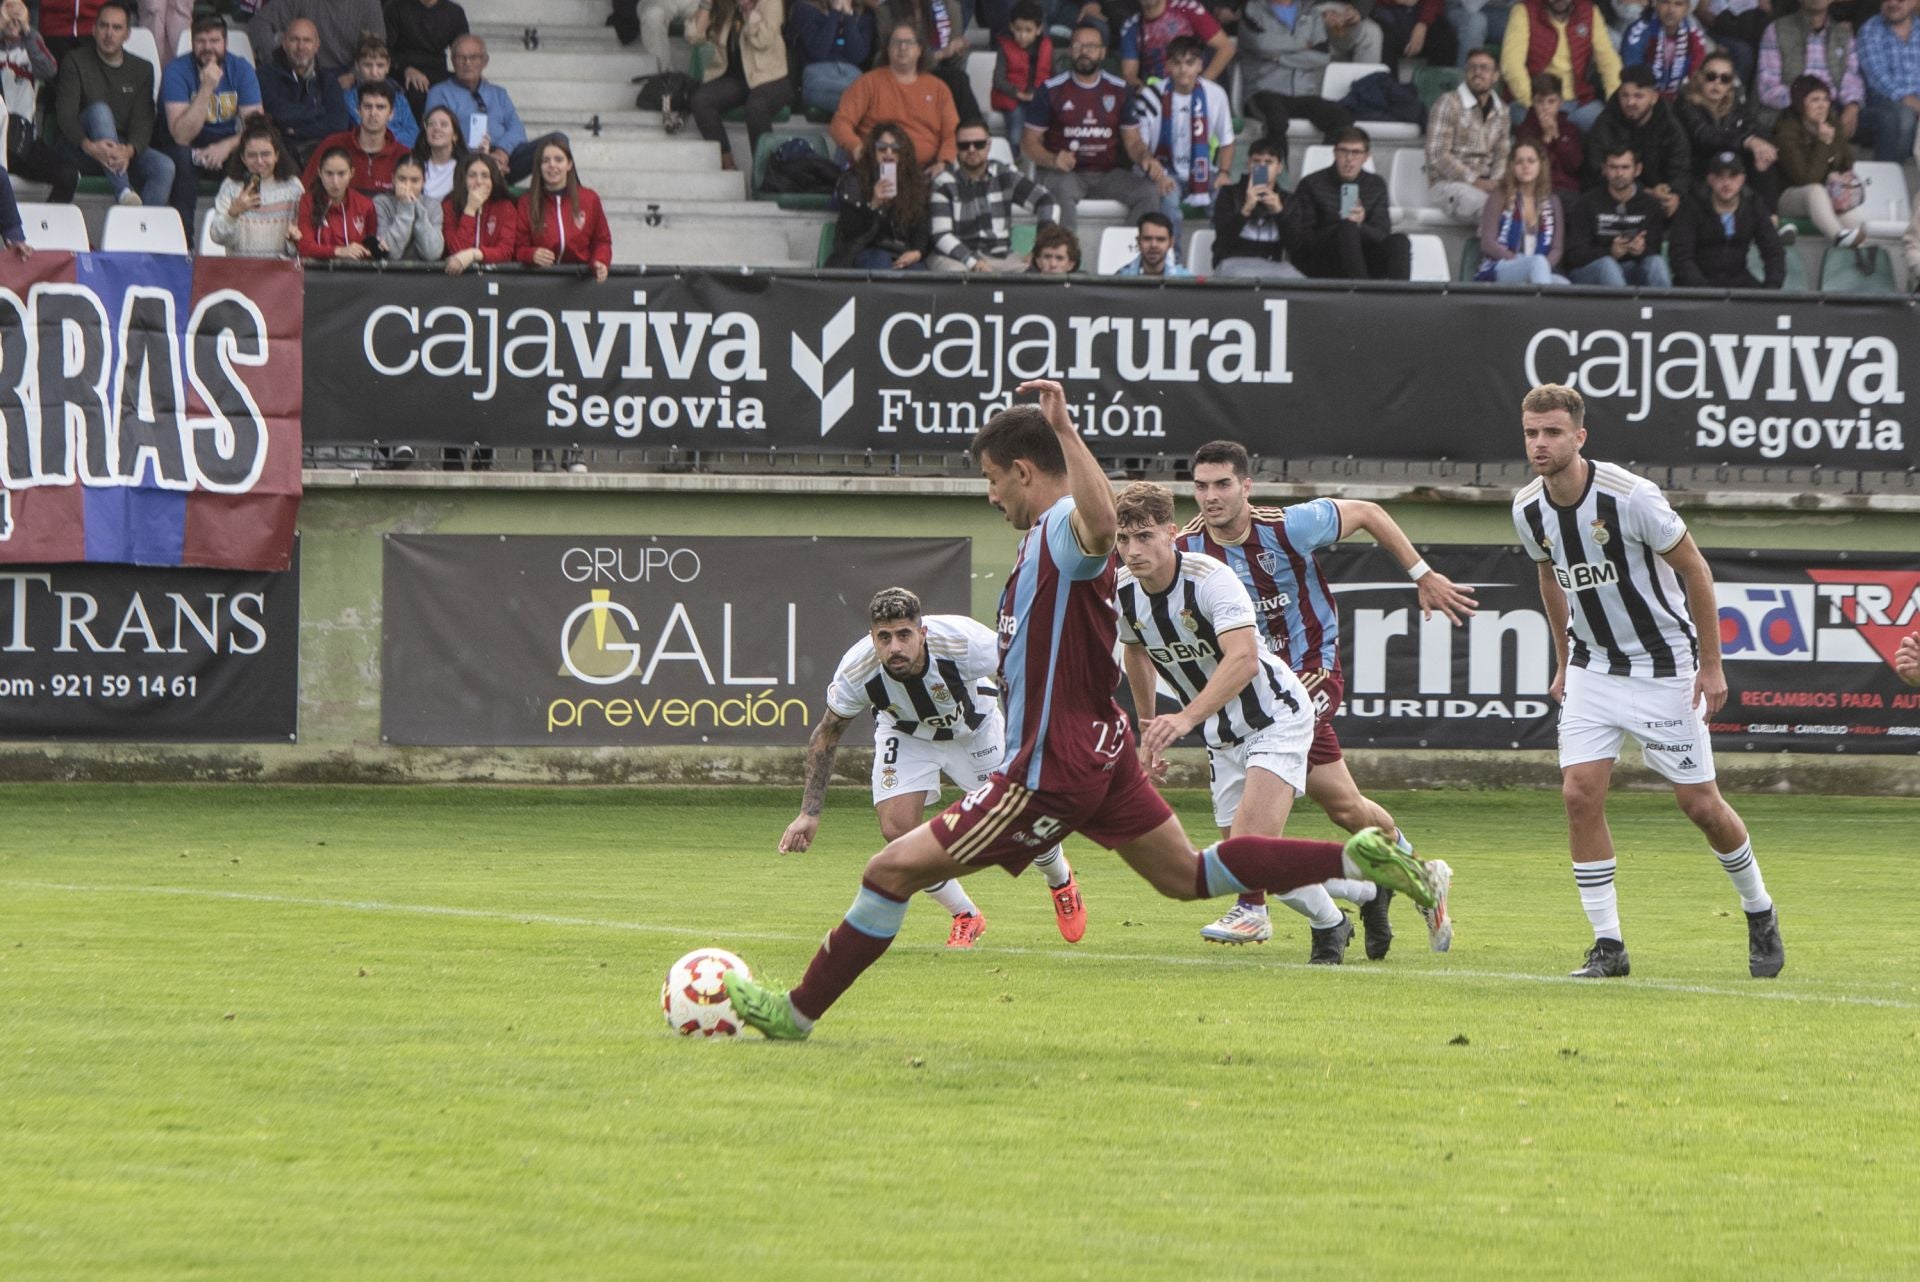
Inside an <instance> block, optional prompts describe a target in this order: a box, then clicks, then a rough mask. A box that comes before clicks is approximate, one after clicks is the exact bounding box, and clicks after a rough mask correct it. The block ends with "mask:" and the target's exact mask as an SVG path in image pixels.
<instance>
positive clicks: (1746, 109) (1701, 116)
mask: <svg viewBox="0 0 1920 1282" xmlns="http://www.w3.org/2000/svg"><path fill="white" fill-rule="evenodd" d="M1676 113H1677V114H1678V115H1679V117H1680V125H1681V127H1682V128H1683V129H1685V130H1686V131H1687V141H1688V142H1689V143H1691V144H1692V146H1693V172H1694V177H1696V178H1700V179H1705V178H1706V176H1707V165H1708V164H1709V163H1711V162H1712V160H1713V158H1714V157H1715V156H1717V155H1719V154H1720V153H1721V152H1723V151H1731V152H1734V153H1735V154H1737V155H1740V156H1741V158H1742V159H1743V160H1744V161H1745V162H1746V170H1747V186H1748V187H1749V188H1751V189H1752V191H1753V194H1754V195H1756V196H1758V197H1760V203H1761V204H1762V205H1765V206H1766V208H1767V212H1768V213H1769V214H1774V213H1777V211H1778V210H1779V207H1780V171H1779V169H1778V168H1776V167H1775V162H1776V161H1777V160H1778V159H1779V156H1780V152H1779V150H1778V149H1777V148H1776V147H1775V146H1774V145H1773V143H1772V142H1770V141H1769V140H1768V139H1767V135H1766V132H1765V131H1764V130H1763V129H1761V128H1760V122H1759V120H1758V119H1757V118H1756V117H1755V114H1754V108H1753V106H1752V105H1750V104H1749V103H1748V101H1747V96H1746V93H1745V91H1744V90H1743V89H1742V88H1741V86H1740V82H1739V80H1738V79H1737V77H1736V74H1735V71H1734V66H1733V59H1732V58H1731V57H1729V56H1728V55H1727V54H1725V53H1724V52H1722V53H1710V54H1708V55H1707V58H1706V61H1705V62H1702V63H1701V64H1700V67H1699V70H1697V71H1695V72H1694V73H1693V74H1692V75H1691V76H1689V77H1687V87H1686V89H1685V90H1684V91H1682V93H1681V95H1680V101H1679V102H1678V103H1677V104H1676Z"/></svg>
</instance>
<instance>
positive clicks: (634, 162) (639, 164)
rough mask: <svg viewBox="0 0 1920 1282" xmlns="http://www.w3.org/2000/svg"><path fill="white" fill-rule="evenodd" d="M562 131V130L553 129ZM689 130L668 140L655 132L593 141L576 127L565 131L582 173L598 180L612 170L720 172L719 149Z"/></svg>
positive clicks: (592, 138)
mask: <svg viewBox="0 0 1920 1282" xmlns="http://www.w3.org/2000/svg"><path fill="white" fill-rule="evenodd" d="M556 127H562V126H556ZM690 133H692V131H691V130H689V131H687V132H686V133H681V134H679V135H677V136H676V137H672V138H669V137H667V136H666V135H665V134H662V133H660V132H659V131H658V130H655V131H653V132H651V133H646V132H636V133H634V134H632V135H631V136H625V135H623V136H620V137H608V136H605V135H602V136H601V137H599V138H595V137H594V136H593V135H592V134H590V133H587V132H586V131H584V130H582V129H580V128H579V127H578V126H577V125H576V126H574V127H572V128H571V129H570V130H569V131H568V138H569V139H570V141H571V142H572V143H573V158H574V160H575V162H576V163H578V164H579V166H580V168H581V170H582V171H583V172H585V173H587V174H591V175H594V176H596V177H597V176H599V175H602V174H605V173H608V172H610V171H614V170H623V169H647V170H653V171H656V172H660V173H686V172H688V171H690V170H691V171H695V172H714V173H717V172H719V170H720V145H719V144H718V143H711V142H708V141H706V140H705V139H704V138H702V137H700V135H699V134H697V133H692V136H691V137H689V136H688V135H689V134H690Z"/></svg>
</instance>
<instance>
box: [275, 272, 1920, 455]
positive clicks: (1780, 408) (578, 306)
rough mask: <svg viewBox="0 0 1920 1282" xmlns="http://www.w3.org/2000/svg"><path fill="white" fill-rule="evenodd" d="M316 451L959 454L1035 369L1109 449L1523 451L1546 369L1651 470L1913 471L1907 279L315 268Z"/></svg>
mask: <svg viewBox="0 0 1920 1282" xmlns="http://www.w3.org/2000/svg"><path fill="white" fill-rule="evenodd" d="M305 332H306V345H305V347H306V350H305V355H306V365H305V380H306V382H305V390H306V395H305V402H304V403H305V433H306V439H307V441H308V442H309V443H328V442H336V443H346V442H363V441H369V440H379V441H389V442H391V441H415V442H421V443H429V444H432V443H439V444H468V443H478V444H482V445H493V446H535V447H551V446H568V445H579V446H583V447H588V448H594V447H599V448H606V447H616V446H621V445H632V446H661V447H664V446H678V447H680V448H682V449H687V450H754V449H779V450H784V451H791V450H825V451H832V452H849V451H850V452H859V451H863V450H874V451H882V452H892V451H911V452H939V451H951V452H955V453H958V452H960V451H962V450H964V449H966V448H967V447H968V444H969V442H970V441H971V439H972V436H973V433H974V432H975V431H976V430H977V429H978V428H979V427H980V425H981V424H983V423H984V422H985V421H986V420H987V419H988V418H989V417H990V416H991V415H992V414H993V413H994V412H995V411H996V410H998V409H1001V408H1003V407H1004V406H1006V405H1007V404H1009V403H1010V397H1011V394H1012V391H1013V388H1014V387H1015V385H1017V384H1018V383H1019V382H1020V381H1021V380H1022V379H1025V378H1035V377H1045V378H1054V379H1059V380H1062V381H1063V382H1064V383H1065V384H1066V387H1067V391H1068V399H1069V404H1070V407H1071V410H1072V413H1073V415H1074V417H1075V420H1076V422H1077V423H1078V424H1079V425H1080V428H1081V431H1082V432H1083V434H1084V435H1085V437H1086V438H1087V440H1088V442H1089V444H1091V445H1092V446H1093V447H1094V449H1095V451H1096V452H1098V453H1101V454H1103V455H1108V456H1112V455H1122V454H1141V453H1155V454H1157V453H1163V452H1164V453H1171V454H1184V453H1187V452H1189V451H1191V450H1192V449H1193V448H1194V447H1195V446H1197V445H1199V444H1201V443H1202V442H1205V441H1208V440H1212V439H1214V438H1216V437H1219V436H1222V435H1228V436H1232V437H1234V438H1236V439H1238V440H1241V441H1243V442H1244V443H1245V444H1246V445H1247V446H1248V447H1249V448H1250V449H1252V450H1253V451H1255V452H1256V453H1258V454H1263V455H1268V456H1273V457H1296V458H1297V457H1307V456H1312V455H1323V454H1329V453H1331V454H1339V455H1352V456H1356V457H1361V458H1391V459H1442V458H1445V459H1454V460H1461V461H1466V462H1488V461H1505V460H1514V461H1518V460H1519V459H1520V458H1521V456H1522V451H1521V447H1520V435H1519V403H1520V398H1521V397H1522V396H1523V395H1524V394H1525V392H1526V391H1527V389H1528V388H1529V387H1531V386H1533V385H1534V384H1536V383H1543V382H1563V383H1569V384H1571V385H1572V386H1574V387H1576V388H1578V389H1579V390H1580V391H1581V392H1582V393H1583V394H1585V395H1586V397H1587V398H1588V405H1589V409H1588V422H1589V426H1590V428H1591V429H1592V430H1593V432H1594V434H1595V440H1596V447H1597V448H1600V449H1602V452H1603V453H1604V454H1605V455H1606V456H1607V457H1611V458H1621V459H1632V460H1635V461H1637V462H1639V463H1642V464H1680V465H1684V464H1701V465H1722V464H1731V465H1740V464H1797V465H1808V464H1821V465H1825V466H1833V467H1863V468H1872V469H1889V470H1898V469H1901V468H1906V467H1912V466H1915V465H1916V464H1920V451H1916V449H1915V447H1914V444H1913V435H1912V430H1913V428H1914V426H1915V424H1914V423H1913V421H1912V415H1913V409H1912V408H1911V406H1910V403H1909V402H1910V398H1909V397H1908V396H1907V392H1906V384H1907V374H1908V372H1909V368H1910V367H1911V366H1912V365H1913V364H1914V363H1915V361H1916V360H1917V359H1920V357H1916V353H1920V312H1916V308H1915V304H1914V303H1912V302H1910V301H1908V300H1906V299H1893V298H1859V297H1853V298H1845V299H1841V298H1836V297H1833V296H1827V297H1821V298H1814V297H1810V296H1795V297H1794V298H1793V299H1792V300H1791V301H1789V300H1787V299H1784V298H1770V297H1765V296H1756V295H1751V294H1743V295H1738V296H1731V297H1730V296H1726V295H1720V294H1714V293H1708V292H1692V291H1669V292H1664V293H1644V294H1639V295H1632V294H1627V293H1624V292H1623V293H1614V292H1608V291H1581V290H1570V291H1560V292H1550V293H1547V294H1543V295H1538V296H1536V295H1532V294H1523V293H1515V292H1508V291H1504V290H1500V289H1495V288H1492V287H1471V286H1469V287H1458V286H1455V287H1449V288H1447V289H1446V290H1444V291H1443V290H1440V289H1437V288H1432V287H1417V286H1406V287H1399V288H1377V289H1375V288H1368V289H1347V288H1324V287H1320V288H1316V287H1312V286H1290V287H1287V288H1274V287H1271V286H1254V285H1249V284H1243V283H1233V284H1228V283H1208V284H1197V283H1192V282H1176V283H1172V284H1164V285H1157V284H1144V285H1141V284H1128V283H1122V282H1113V281H1100V282H1095V281H1075V282H1073V283H1072V284H1062V283H1060V282H1058V281H1055V280H1049V279H1045V278H1037V277H993V278H978V279H976V278H968V277H940V276H930V275H926V274H918V275H905V276H900V277H898V278H890V279H858V278H850V277H822V276H810V275H791V276H787V275H767V274H763V273H752V274H743V273H720V272H702V271H692V270H689V271H682V272H673V273H664V272H662V273H645V274H641V275H621V276H615V277H613V278H612V279H610V280H609V281H607V282H606V283H605V284H599V285H596V284H593V283H591V282H588V281H583V280H581V279H580V278H578V277H577V276H574V275H573V274H570V273H568V274H556V275H552V276H542V275H532V274H528V275H507V274H501V275H499V276H493V277H488V278H485V279H475V278H472V277H467V276H462V277H448V276H446V275H444V274H439V275H435V274H401V273H395V274H374V273H362V272H332V273H312V274H310V275H309V278H308V281H307V287H306V331H305Z"/></svg>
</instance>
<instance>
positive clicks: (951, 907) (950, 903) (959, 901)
mask: <svg viewBox="0 0 1920 1282" xmlns="http://www.w3.org/2000/svg"><path fill="white" fill-rule="evenodd" d="M927 893H928V894H929V895H932V896H933V901H934V902H935V903H937V904H939V905H940V906H941V907H942V908H944V909H946V910H947V911H948V912H950V913H952V914H953V915H954V916H955V917H964V916H966V915H967V914H968V913H973V914H975V915H978V914H979V912H980V910H979V909H978V908H975V907H974V906H973V899H972V897H971V896H969V895H968V894H967V892H966V888H965V887H963V886H962V885H961V884H960V879H959V878H957V877H949V878H948V879H947V880H945V881H943V882H941V883H940V884H939V885H938V886H928V887H927Z"/></svg>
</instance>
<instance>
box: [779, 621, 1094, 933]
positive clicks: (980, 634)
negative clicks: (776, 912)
mask: <svg viewBox="0 0 1920 1282" xmlns="http://www.w3.org/2000/svg"><path fill="white" fill-rule="evenodd" d="M867 617H868V620H869V621H870V622H871V623H872V625H873V626H872V629H871V631H870V632H869V633H868V634H867V636H866V637H864V638H862V639H861V640H859V641H856V642H854V643H853V647H852V648H851V649H849V650H848V651H847V653H846V657H845V658H843V659H841V660H840V666H839V668H838V669H836V670H835V671H834V674H833V680H832V682H831V683H829V684H828V686H827V707H826V711H825V712H824V713H822V714H821V717H820V722H819V724H818V725H816V726H814V728H813V737H812V738H811V739H809V740H808V741H807V784H806V790H805V792H804V794H803V795H802V797H801V801H800V814H799V816H798V817H797V818H796V819H795V820H794V821H793V822H792V823H790V824H788V825H787V830H786V832H785V833H784V834H782V835H781V837H780V853H781V854H783V855H785V854H797V853H799V852H800V851H803V850H805V849H806V848H807V847H809V846H811V845H812V844H813V835H814V833H816V832H818V831H819V829H820V809H821V806H822V804H823V803H824V802H825V801H826V796H827V781H828V780H829V779H831V778H832V777H833V755H834V753H835V752H836V751H838V749H839V747H840V736H841V734H843V733H844V732H845V731H846V728H847V726H848V724H849V723H850V722H852V720H853V718H855V717H857V716H859V715H860V714H861V713H862V712H865V711H867V710H868V709H872V711H873V809H874V813H875V814H877V815H878V816H879V817H880V835H881V836H882V837H885V838H886V839H887V840H888V841H892V840H894V839H895V838H897V837H904V836H906V834H907V833H909V832H911V831H912V830H913V829H914V828H915V827H916V826H917V825H918V824H919V823H920V821H921V819H922V817H923V816H924V814H925V811H926V807H928V806H930V805H932V804H933V803H934V802H936V801H939V800H940V776H941V775H942V774H945V775H946V776H947V778H949V779H951V780H953V782H954V783H956V784H958V785H959V786H960V787H962V788H965V789H968V790H971V789H974V788H978V787H979V786H980V785H982V784H984V783H986V782H987V780H988V778H989V777H991V775H992V774H993V768H994V767H995V766H997V765H999V764H1000V759H1001V758H1002V757H1004V756H1005V755H1006V723H1005V722H1004V721H1003V720H1002V718H1001V716H1000V704H999V695H1000V692H999V690H998V689H997V688H995V686H994V681H995V673H996V672H997V670H998V668H999V666H1000V651H999V647H998V645H997V644H996V643H995V641H994V636H993V632H992V631H991V630H990V629H989V628H988V627H987V626H986V625H985V624H983V623H976V622H975V621H974V620H972V619H969V618H967V617H966V616H965V615H960V614H929V615H927V616H926V617H925V618H922V617H921V614H920V598H919V597H917V596H915V595H914V594H913V593H911V592H909V591H907V590H906V589H905V588H882V589H881V590H880V591H879V592H878V593H876V594H875V595H874V598H873V601H872V602H871V603H870V604H869V605H868V607H867ZM1033 865H1034V867H1036V868H1038V869H1039V870H1040V871H1041V872H1042V873H1043V874H1044V875H1045V876H1046V879H1047V886H1048V888H1049V889H1050V890H1051V891H1052V895H1053V914H1054V920H1055V921H1056V923H1057V924H1058V925H1059V927H1060V934H1061V935H1062V936H1063V937H1064V938H1065V939H1066V941H1067V942H1068V943H1069V944H1077V943H1079V942H1080V940H1081V938H1082V937H1083V936H1084V935H1085V934H1086V933H1087V910H1086V906H1085V905H1084V904H1082V903H1081V901H1080V887H1079V886H1078V885H1077V884H1075V882H1074V879H1073V869H1072V868H1071V867H1069V866H1068V864H1067V857H1066V856H1065V855H1064V854H1062V853H1061V851H1060V847H1059V845H1058V844H1055V845H1054V847H1053V848H1052V849H1050V850H1048V851H1047V852H1046V853H1045V854H1043V855H1041V856H1039V857H1038V858H1036V859H1035V860H1034V861H1033ZM926 893H927V894H929V895H931V896H933V898H934V899H935V900H936V901H938V902H939V904H940V906H941V907H943V908H945V909H946V910H947V911H948V912H950V913H952V914H953V927H952V929H951V931H950V932H949V933H948V935H947V947H949V948H972V947H973V944H974V941H975V940H977V939H979V938H980V936H982V935H984V934H986V933H987V919H986V918H985V917H983V916H982V915H981V913H980V909H979V908H978V907H977V906H976V905H975V904H974V902H973V899H972V898H971V897H970V896H969V895H968V894H967V892H966V890H965V889H964V888H962V886H961V885H960V883H959V882H958V881H957V880H955V879H953V878H951V877H949V878H948V879H947V880H945V881H943V882H941V883H940V884H939V885H937V886H929V887H927V891H926Z"/></svg>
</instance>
